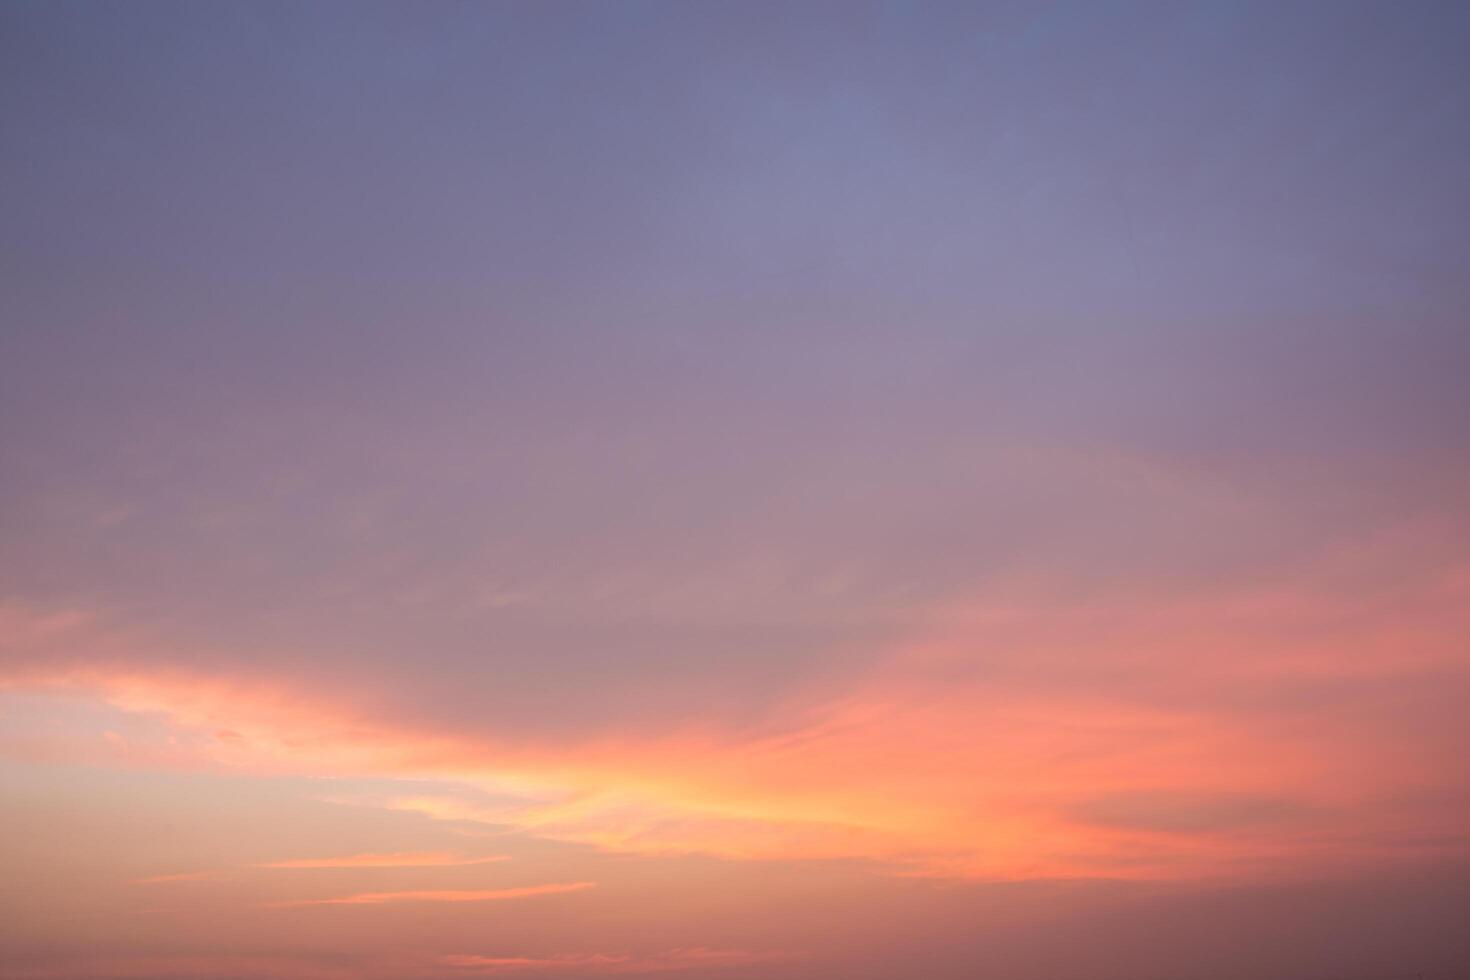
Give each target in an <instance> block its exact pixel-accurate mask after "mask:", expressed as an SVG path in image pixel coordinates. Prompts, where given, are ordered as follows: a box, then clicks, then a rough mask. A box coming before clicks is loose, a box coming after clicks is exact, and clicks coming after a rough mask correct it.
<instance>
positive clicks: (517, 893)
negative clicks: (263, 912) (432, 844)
mask: <svg viewBox="0 0 1470 980" xmlns="http://www.w3.org/2000/svg"><path fill="white" fill-rule="evenodd" d="M596 887H597V882H595V881H570V882H559V883H555V884H549V885H527V886H525V887H521V888H494V889H439V890H421V891H399V892H361V893H358V894H354V895H340V896H334V897H332V898H304V899H292V900H290V901H284V902H268V903H266V905H267V907H268V908H300V907H303V906H308V905H391V904H396V903H400V902H503V901H509V900H511V899H517V898H535V897H537V896H539V895H561V894H565V893H567V892H580V891H586V890H587V889H589V888H596Z"/></svg>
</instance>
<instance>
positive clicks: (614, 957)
mask: <svg viewBox="0 0 1470 980" xmlns="http://www.w3.org/2000/svg"><path fill="white" fill-rule="evenodd" d="M791 958H793V954H791V953H786V952H761V951H752V950H744V949H710V948H708V947H704V946H694V947H688V948H682V949H670V950H665V951H664V952H660V953H649V954H646V955H634V954H631V953H560V954H557V955H554V956H475V955H469V954H457V955H452V956H442V957H440V958H439V963H440V964H441V965H443V966H447V967H453V968H455V969H456V970H459V971H462V972H464V973H469V974H478V975H493V974H504V973H624V974H628V973H667V972H672V971H675V970H690V969H699V968H706V969H708V968H711V967H722V966H749V965H753V964H756V963H770V962H774V961H778V960H786V959H791Z"/></svg>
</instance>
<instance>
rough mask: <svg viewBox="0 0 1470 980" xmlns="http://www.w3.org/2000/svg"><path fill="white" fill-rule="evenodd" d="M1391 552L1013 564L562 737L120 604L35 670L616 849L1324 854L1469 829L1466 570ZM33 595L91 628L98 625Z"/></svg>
mask: <svg viewBox="0 0 1470 980" xmlns="http://www.w3.org/2000/svg"><path fill="white" fill-rule="evenodd" d="M1401 544H1402V543H1401V542H1399V543H1390V545H1391V549H1398V550H1401ZM1383 554H1384V551H1383V548H1382V547H1381V546H1374V547H1368V546H1364V547H1363V548H1360V549H1356V550H1355V551H1353V552H1352V553H1349V554H1347V555H1345V556H1338V557H1337V558H1336V559H1334V560H1333V561H1332V562H1330V563H1328V564H1327V565H1326V566H1324V568H1321V569H1309V570H1307V572H1306V573H1304V576H1303V577H1302V579H1301V580H1300V581H1286V582H1279V583H1270V584H1262V585H1260V586H1255V587H1252V588H1248V589H1238V590H1217V591H1214V592H1211V593H1210V594H1208V595H1196V596H1194V597H1192V598H1188V599H1185V598H1176V599H1174V600H1172V601H1170V602H1168V603H1161V602H1160V601H1158V599H1157V597H1156V596H1154V595H1152V594H1150V593H1147V592H1144V593H1140V594H1136V595H1130V594H1123V595H1103V596H1098V597H1082V598H1059V597H1057V596H1056V595H1055V594H1054V593H1050V592H1048V591H1047V590H1046V589H1044V588H1042V587H1040V586H1037V585H1035V584H1028V583H1019V584H1016V585H1013V586H1010V587H1008V588H1007V589H1000V588H997V589H995V590H992V592H991V593H990V594H988V595H986V596H985V597H983V598H977V599H975V600H973V601H968V602H959V601H957V602H954V603H951V604H949V605H947V606H945V607H942V608H935V609H933V610H931V611H930V613H929V614H928V617H927V620H926V623H925V625H924V626H923V628H922V629H920V628H916V629H915V630H914V631H913V633H912V634H911V635H910V636H909V637H908V638H907V639H906V640H904V641H902V642H899V643H896V644H895V645H894V647H893V648H892V649H891V650H890V652H889V653H888V654H887V655H886V656H885V657H883V658H881V659H880V660H878V661H876V662H874V663H872V664H871V665H869V666H867V667H865V668H864V669H862V670H861V671H857V672H854V674H853V675H852V676H851V677H849V678H847V679H846V680H845V681H844V682H843V683H842V684H840V685H839V684H828V685H824V686H823V687H821V688H819V689H817V690H815V691H803V692H795V693H793V694H792V695H791V696H790V697H789V698H788V699H787V700H786V701H785V702H783V703H781V704H780V705H778V706H775V707H774V708H772V710H771V711H770V712H769V713H768V714H767V716H766V717H764V718H763V719H762V720H761V723H760V724H759V725H750V726H744V727H732V726H728V725H720V724H700V723H698V722H696V721H688V720H685V719H677V720H670V721H669V723H667V724H665V725H664V726H662V727H661V728H653V729H648V730H639V731H636V732H625V731H620V730H616V729H602V728H593V729H590V730H588V731H587V732H585V733H584V734H582V735H581V736H580V737H579V738H576V739H570V740H569V739H568V737H565V736H563V737H560V738H557V739H537V738H533V737H526V736H525V735H524V733H522V732H520V731H519V730H517V729H515V728H514V727H506V726H497V725H496V724H495V722H494V720H493V719H492V720H490V721H487V722H485V723H483V724H480V725H476V726H469V725H463V724H460V723H458V722H452V723H446V724H436V723H434V722H430V721H424V720H421V719H419V718H418V717H417V716H416V715H414V714H413V712H412V711H407V712H404V711H400V710H399V703H398V702H397V701H396V700H395V698H394V695H393V692H392V691H391V690H388V689H386V688H385V689H384V690H383V691H379V692H377V693H375V694H374V695H373V696H372V698H371V699H367V698H365V697H364V696H363V695H361V694H360V693H355V692H353V691H347V690H343V689H341V688H340V687H336V686H333V685H331V684H327V683H322V682H319V681H318V682H314V681H312V680H311V679H309V678H303V677H295V678H293V677H291V676H289V675H281V676H277V677H273V678H267V677H263V676H251V675H248V674H244V673H241V672H239V669H238V668H237V669H235V670H225V669H223V668H219V669H216V670H215V671H213V672H211V673H200V672H198V671H190V670H186V669H184V668H182V667H180V666H177V664H179V663H182V662H183V660H184V658H183V657H182V656H181V655H177V654H172V653H170V652H169V648H168V647H167V646H166V645H163V644H154V645H153V646H151V647H148V648H146V649H145V648H142V647H138V646H129V644H128V643H127V642H126V638H119V637H117V636H112V637H108V636H107V635H106V634H105V633H104V634H103V641H102V642H100V643H99V644H98V646H97V649H100V650H103V651H107V654H106V656H100V657H97V658H95V660H93V658H89V657H86V656H84V655H75V656H74V659H73V662H72V663H71V664H70V666H67V667H65V668H63V669H61V670H52V671H51V672H49V673H48V672H46V671H45V670H44V668H43V664H42V659H40V658H38V659H31V658H28V657H24V656H22V657H20V658H19V659H20V660H21V661H24V662H25V663H26V665H27V667H26V670H24V671H20V672H17V673H14V674H13V675H12V683H13V684H16V685H20V686H25V687H37V686H40V687H49V688H51V689H57V690H69V691H73V692H76V693H77V694H82V695H88V696H93V697H101V698H103V699H106V700H107V701H108V702H110V703H112V704H114V705H117V706H120V707H122V708H125V709H127V710H128V711H131V712H138V713H143V714H147V715H151V716H154V717H157V718H161V719H164V720H165V721H166V722H167V726H166V730H167V732H168V735H167V740H168V743H169V744H168V749H169V752H170V753H172V757H175V758H178V759H179V760H180V762H179V764H184V762H187V763H188V764H189V765H192V766H196V767H197V766H204V767H208V768H218V769H223V770H227V771H243V772H256V773H294V774H309V775H321V776H375V777H390V778H403V779H413V780H418V781H431V782H437V783H438V784H439V785H440V786H441V787H442V788H443V791H442V792H438V791H434V790H433V789H432V788H430V787H426V786H424V785H422V784H420V785H416V786H414V787H413V788H412V789H406V790H405V792H402V793H396V792H393V791H392V790H391V789H390V790H384V791H382V792H381V793H380V794H379V795H378V796H377V797H376V798H363V799H360V800H357V801H356V802H360V803H368V804H372V805H377V806H382V807H385V808H389V809H398V810H408V811H413V812H418V813H423V814H425V815H427V816H430V817H434V818H436V819H440V820H445V821H451V822H454V823H458V824H461V825H488V826H494V827H496V828H506V829H512V830H516V831H520V832H523V833H527V834H530V835H534V836H537V837H542V838H547V839H553V840H560V841H568V842H574V843H580V844H586V845H590V846H594V847H597V848H600V849H604V850H608V851H613V852H620V853H632V854H644V855H668V854H707V855H714V856H719V857H724V858H730V859H739V860H809V859H844V858H858V859H865V860H870V861H876V862H880V863H882V864H884V865H886V866H888V867H889V868H890V869H891V870H893V871H894V872H896V873H902V874H923V875H949V876H960V877H969V878H987V879H993V878H1003V879H1021V878H1036V877H1073V878H1077V877H1114V878H1132V879H1181V878H1198V877H1215V876H1242V875H1245V876H1249V875H1253V874H1261V873H1266V872H1270V873H1271V874H1277V873H1280V872H1281V871H1282V870H1284V869H1292V870H1296V871H1301V872H1306V871H1310V870H1312V869H1315V868H1321V867H1325V866H1329V865H1337V866H1346V865H1353V864H1356V863H1362V862H1381V861H1394V860H1401V859H1411V858H1415V857H1419V856H1423V855H1425V854H1427V853H1434V854H1452V853H1461V852H1463V851H1465V850H1467V849H1470V840H1467V839H1466V837H1465V835H1464V833H1463V830H1462V829H1461V825H1460V823H1459V822H1458V815H1457V814H1456V813H1455V812H1454V807H1453V806H1452V805H1450V804H1447V803H1445V802H1443V801H1445V800H1453V799H1457V798H1458V796H1457V794H1459V793H1461V791H1462V790H1463V789H1464V785H1463V784H1464V777H1463V775H1462V771H1461V769H1460V768H1458V767H1457V766H1455V765H1454V759H1455V758H1456V747H1457V745H1458V744H1459V742H1460V736H1461V735H1463V734H1465V723H1464V721H1463V719H1462V718H1461V716H1460V715H1459V714H1457V712H1456V709H1455V705H1456V703H1457V700H1458V699H1459V697H1460V696H1461V695H1462V694H1463V692H1464V691H1465V690H1467V688H1470V663H1467V660H1466V657H1465V653H1464V651H1463V649H1462V647H1461V646H1460V645H1458V644H1457V643H1456V642H1455V639H1454V638H1455V637H1458V636H1461V635H1464V632H1465V630H1466V629H1467V628H1470V613H1467V612H1466V610H1467V609H1470V604H1467V603H1466V602H1465V598H1466V596H1467V594H1470V577H1467V576H1466V574H1465V572H1464V571H1463V570H1460V569H1451V570H1449V571H1448V572H1447V573H1443V574H1440V573H1439V572H1438V571H1436V572H1435V573H1433V574H1431V573H1425V574H1422V575H1420V576H1419V577H1418V578H1406V579H1404V580H1402V581H1400V582H1399V583H1398V584H1397V585H1396V586H1395V589H1396V591H1395V592H1394V593H1393V594H1392V595H1388V596H1384V595H1383V594H1382V593H1381V590H1380V588H1379V585H1378V583H1377V582H1376V580H1375V579H1374V578H1372V577H1370V578H1369V579H1367V581H1368V583H1369V585H1371V586H1372V587H1371V588H1366V587H1364V586H1363V585H1361V584H1360V583H1361V582H1362V581H1363V578H1362V576H1363V575H1364V574H1365V570H1366V569H1371V568H1374V567H1376V566H1377V565H1378V564H1379V562H1380V559H1381V558H1382V556H1383ZM12 618H16V617H14V616H13V617H12ZM19 620H20V622H19V627H20V628H19V629H18V630H17V633H18V634H19V635H31V634H35V633H38V632H39V633H40V634H42V635H44V636H45V637H47V640H46V642H47V643H48V644H49V643H52V642H54V641H55V639H56V636H57V631H61V632H62V633H65V634H67V635H68V636H70V637H71V638H72V640H73V642H72V643H70V644H69V647H70V648H71V649H73V650H82V651H85V650H86V649H87V648H88V643H87V640H88V637H89V635H90V634H91V631H95V630H97V629H98V628H99V627H98V626H96V624H95V623H92V621H90V620H87V619H86V618H80V619H77V618H73V619H70V620H68V621H66V622H63V623H60V624H59V625H52V626H49V627H47V628H45V629H40V630H29V631H27V629H26V628H25V627H26V625H27V624H26V623H25V622H24V617H19ZM23 645H24V644H21V646H23ZM47 649H49V647H47ZM384 671H385V672H384V675H383V676H384V678H387V677H388V676H389V673H390V672H389V671H387V669H386V668H385V669H384ZM221 729H227V730H228V731H230V732H231V733H233V735H232V737H230V738H228V739H220V738H218V737H216V735H215V733H217V732H218V731H220V730H221ZM99 742H100V739H99ZM115 749H116V747H111V748H109V750H108V751H115ZM138 751H139V752H140V756H139V758H140V759H141V760H143V764H147V763H148V762H149V761H150V760H152V759H154V758H155V757H156V756H157V753H152V754H149V753H146V752H143V751H142V749H139V750H138ZM1426 842H1433V843H1426ZM311 860H329V861H342V860H356V861H361V862H365V863H359V864H356V865H353V866H374V862H378V864H377V866H389V865H388V864H383V863H382V862H384V861H387V862H389V863H390V864H391V862H393V861H399V860H402V858H400V857H388V858H381V857H371V856H369V857H366V858H355V859H311ZM475 860H479V859H475ZM273 863H279V862H273ZM293 866H297V867H302V866H326V865H321V864H314V865H303V864H299V863H297V864H293ZM349 898H350V896H349ZM385 900H386V899H385ZM367 901H371V899H361V900H360V902H367Z"/></svg>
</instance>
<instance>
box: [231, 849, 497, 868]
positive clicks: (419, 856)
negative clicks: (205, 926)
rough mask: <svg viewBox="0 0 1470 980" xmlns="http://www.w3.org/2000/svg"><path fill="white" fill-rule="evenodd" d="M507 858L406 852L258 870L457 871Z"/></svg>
mask: <svg viewBox="0 0 1470 980" xmlns="http://www.w3.org/2000/svg"><path fill="white" fill-rule="evenodd" d="M508 860H510V856H509V855H506V854H490V855H486V856H483V857H469V856H466V855H463V854H454V853H451V852H449V851H432V852H403V853H392V854H354V855H351V856H349V857H327V858H297V859H293V860H289V861H267V862H265V863H263V864H257V865H254V867H257V868H276V869H308V868H456V867H463V866H465V865H472V864H494V863H496V862H499V861H508Z"/></svg>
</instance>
